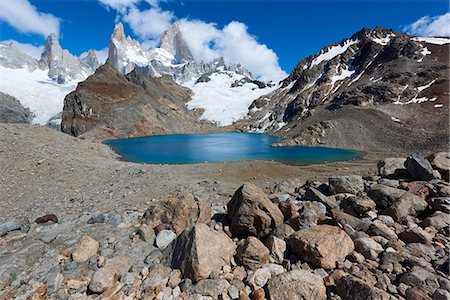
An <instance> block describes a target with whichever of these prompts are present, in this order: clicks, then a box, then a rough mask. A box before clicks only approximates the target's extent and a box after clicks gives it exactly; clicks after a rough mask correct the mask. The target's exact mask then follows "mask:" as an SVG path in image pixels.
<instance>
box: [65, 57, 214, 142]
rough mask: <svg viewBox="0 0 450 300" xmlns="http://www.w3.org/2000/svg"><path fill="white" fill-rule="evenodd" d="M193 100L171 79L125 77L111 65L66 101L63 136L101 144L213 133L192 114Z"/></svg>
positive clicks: (139, 74) (138, 75) (134, 73)
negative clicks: (109, 140)
mask: <svg viewBox="0 0 450 300" xmlns="http://www.w3.org/2000/svg"><path fill="white" fill-rule="evenodd" d="M189 99H190V91H189V90H188V89H186V88H183V87H181V86H179V85H177V84H176V83H175V82H173V81H172V80H171V79H170V78H167V77H161V78H151V77H149V76H146V75H144V74H142V72H141V71H140V70H139V69H134V70H133V71H132V72H131V73H129V74H128V75H127V76H124V75H122V74H121V73H119V72H117V71H116V70H115V69H113V68H112V67H111V66H110V65H108V64H107V65H104V66H102V67H100V68H99V69H97V71H96V72H95V74H94V75H92V76H90V77H89V78H88V79H87V80H86V81H84V82H82V83H80V84H79V85H78V87H77V89H76V90H75V91H74V92H72V93H70V94H69V95H67V96H66V99H65V100H64V110H63V114H62V131H63V132H66V133H68V134H71V135H73V136H80V135H83V136H90V137H93V138H99V139H106V138H124V137H136V136H146V135H155V134H169V133H194V132H202V131H203V130H206V128H208V129H209V130H208V131H213V129H212V126H211V127H208V125H204V124H201V123H199V122H198V121H197V118H196V116H195V114H194V113H193V112H191V111H188V110H187V109H186V107H185V103H186V102H187V101H188V100H189Z"/></svg>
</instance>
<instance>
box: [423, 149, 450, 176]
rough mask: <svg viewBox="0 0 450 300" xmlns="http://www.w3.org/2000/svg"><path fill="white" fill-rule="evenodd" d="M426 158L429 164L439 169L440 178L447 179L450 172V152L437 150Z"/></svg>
mask: <svg viewBox="0 0 450 300" xmlns="http://www.w3.org/2000/svg"><path fill="white" fill-rule="evenodd" d="M428 160H429V161H430V163H431V166H433V168H434V169H435V170H438V171H439V173H440V174H441V176H442V179H444V180H446V181H448V180H449V173H450V154H449V153H448V152H438V153H435V154H433V155H431V156H430V157H428Z"/></svg>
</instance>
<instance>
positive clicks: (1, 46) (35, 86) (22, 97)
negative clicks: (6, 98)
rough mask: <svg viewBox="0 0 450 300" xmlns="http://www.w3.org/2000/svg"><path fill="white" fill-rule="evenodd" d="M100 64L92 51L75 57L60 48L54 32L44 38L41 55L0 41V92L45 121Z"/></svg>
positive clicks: (48, 119)
mask: <svg viewBox="0 0 450 300" xmlns="http://www.w3.org/2000/svg"><path fill="white" fill-rule="evenodd" d="M98 66H99V62H98V60H97V57H96V54H95V51H93V50H91V51H90V52H89V53H88V54H87V55H86V56H85V57H83V58H81V59H80V58H78V57H75V56H73V55H72V54H70V53H69V52H68V51H67V50H65V49H63V48H62V47H61V45H60V44H59V40H58V38H57V36H56V35H54V34H51V35H50V36H49V37H48V38H47V40H46V44H45V47H44V50H43V52H42V55H41V59H40V60H37V59H35V58H33V57H30V56H28V55H26V54H24V53H22V52H21V51H20V50H19V49H18V48H17V47H16V46H15V44H14V43H0V72H1V74H2V80H1V81H0V92H3V93H6V94H9V95H11V96H13V97H14V98H16V99H17V100H18V101H19V102H20V103H21V105H23V106H24V107H26V108H28V109H29V110H30V111H31V112H32V113H33V114H34V115H35V117H34V118H33V119H32V122H33V123H36V124H40V125H46V124H47V123H48V122H49V121H50V120H52V119H53V121H54V120H55V119H59V122H57V123H58V124H59V123H60V121H61V118H60V117H59V118H58V117H57V116H58V114H60V113H61V111H62V108H63V102H64V97H65V96H66V95H67V94H68V93H69V92H71V91H73V90H74V89H75V87H76V85H77V83H78V82H79V81H82V80H84V79H86V77H87V76H88V75H90V74H92V73H93V72H94V71H95V69H96V68H97V67H98Z"/></svg>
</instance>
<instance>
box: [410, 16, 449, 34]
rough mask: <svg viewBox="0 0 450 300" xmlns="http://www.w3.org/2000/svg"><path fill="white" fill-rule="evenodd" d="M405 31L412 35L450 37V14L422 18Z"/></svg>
mask: <svg viewBox="0 0 450 300" xmlns="http://www.w3.org/2000/svg"><path fill="white" fill-rule="evenodd" d="M404 31H406V32H408V33H409V34H412V35H422V36H450V13H446V14H444V15H441V16H435V17H430V16H425V17H422V18H420V19H419V20H417V21H415V22H414V23H412V24H409V25H408V26H406V27H405V28H404Z"/></svg>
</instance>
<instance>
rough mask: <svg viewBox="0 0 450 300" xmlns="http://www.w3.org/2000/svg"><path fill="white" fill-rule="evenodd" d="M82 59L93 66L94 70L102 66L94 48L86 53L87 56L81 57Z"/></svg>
mask: <svg viewBox="0 0 450 300" xmlns="http://www.w3.org/2000/svg"><path fill="white" fill-rule="evenodd" d="M81 61H82V62H84V63H85V64H86V65H88V66H89V67H91V68H92V69H93V70H95V69H97V68H98V67H99V66H100V63H99V62H98V58H97V54H96V53H95V50H94V49H90V50H89V51H88V53H87V54H86V56H84V57H82V58H81Z"/></svg>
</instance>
